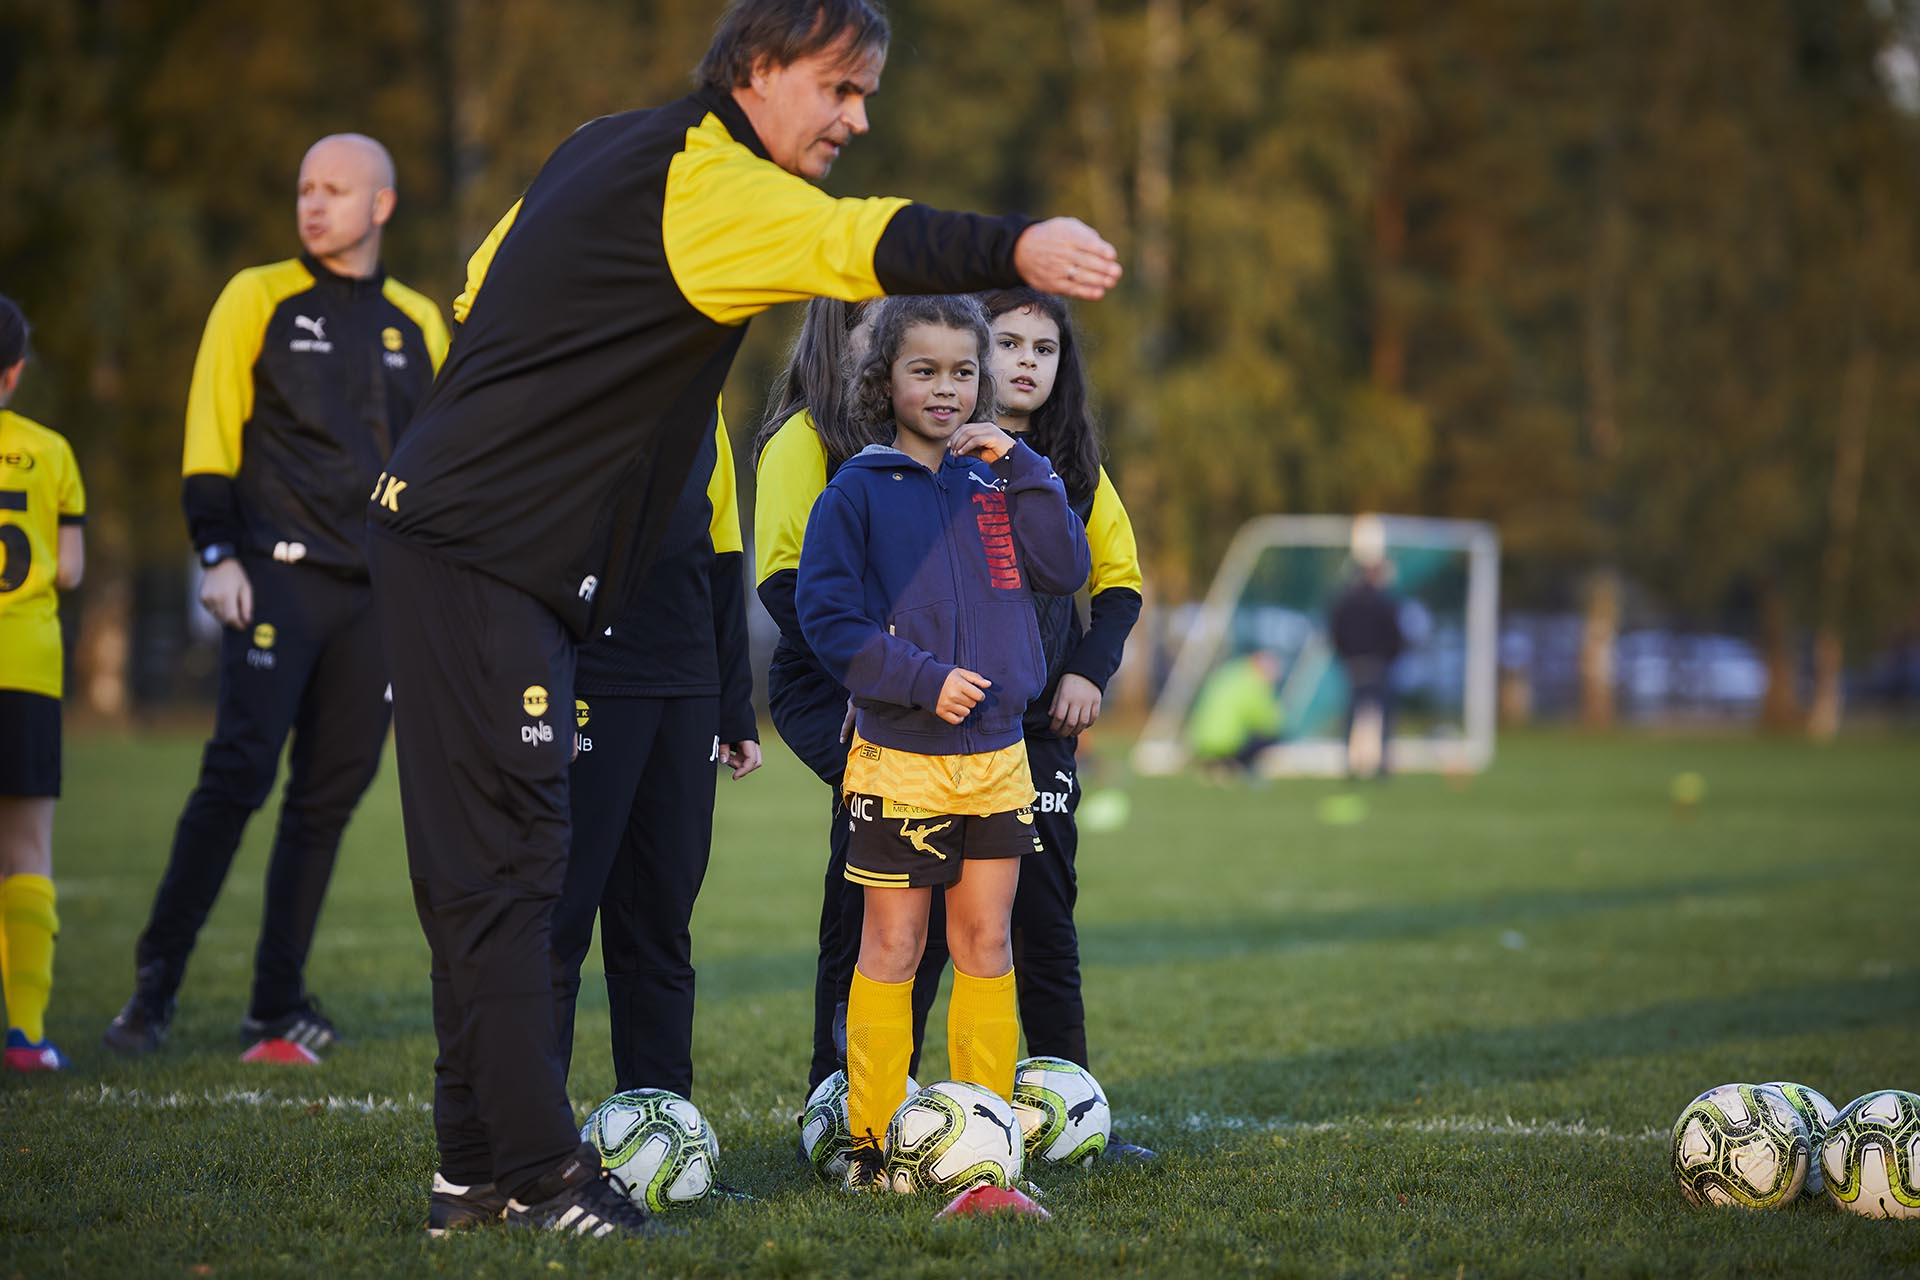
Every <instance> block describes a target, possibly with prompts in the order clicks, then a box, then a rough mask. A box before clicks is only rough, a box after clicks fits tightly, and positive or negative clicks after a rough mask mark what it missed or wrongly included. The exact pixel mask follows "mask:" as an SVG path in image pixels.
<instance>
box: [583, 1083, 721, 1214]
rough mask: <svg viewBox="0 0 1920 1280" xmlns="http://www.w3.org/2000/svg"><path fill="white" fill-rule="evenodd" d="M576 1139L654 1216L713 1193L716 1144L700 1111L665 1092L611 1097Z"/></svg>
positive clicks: (717, 1157) (717, 1155)
mask: <svg viewBox="0 0 1920 1280" xmlns="http://www.w3.org/2000/svg"><path fill="white" fill-rule="evenodd" d="M580 1137H581V1138H582V1139H583V1140H584V1141H587V1142H591V1143H592V1144H593V1147H594V1150H596V1151H598V1152H599V1153H600V1163H601V1164H603V1165H605V1166H606V1168H607V1169H608V1170H610V1171H611V1172H612V1173H613V1175H614V1176H615V1177H617V1178H619V1179H620V1181H621V1182H623V1183H625V1184H626V1186H627V1194H628V1195H629V1196H630V1197H632V1198H633V1200H634V1202H635V1203H644V1204H645V1205H646V1207H647V1208H649V1209H651V1210H653V1211H654V1212H655V1213H660V1212H663V1211H665V1210H667V1209H669V1208H672V1207H673V1206H674V1205H677V1204H692V1203H693V1202H694V1201H696V1200H698V1199H700V1198H701V1197H702V1196H704V1195H706V1194H707V1192H708V1191H709V1190H711V1189H712V1187H713V1179H714V1171H715V1170H716V1169H717V1168H719V1165H720V1140H719V1139H718V1138H716V1137H714V1135H713V1127H712V1126H711V1125H709V1124H708V1123H707V1121H706V1118H705V1117H704V1116H702V1115H701V1114H700V1109H699V1108H698V1107H696V1106H694V1105H693V1104H692V1103H691V1102H688V1101H687V1100H686V1099H685V1098H683V1097H681V1096H680V1095H679V1094H677V1093H674V1092H672V1091H671V1090H668V1089H634V1090H631V1091H630V1092H627V1093H616V1094H614V1095H613V1096H612V1097H611V1098H608V1099H607V1100H606V1101H605V1102H603V1103H601V1104H600V1105H599V1107H597V1108H596V1109H595V1110H594V1113H593V1114H592V1115H590V1116H588V1117H587V1123H586V1125H585V1126H584V1127H582V1128H581V1130H580Z"/></svg>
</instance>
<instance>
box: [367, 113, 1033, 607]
mask: <svg viewBox="0 0 1920 1280" xmlns="http://www.w3.org/2000/svg"><path fill="white" fill-rule="evenodd" d="M1026 226H1027V220H1026V219H1024V218H1017V217H1007V218H987V217H982V216H979V215H975V214H962V213H943V212H939V211H937V210H934V209H930V208H927V207H925V206H923V205H918V204H914V203H912V202H910V201H906V200H900V199H865V200H858V199H847V200H836V199H834V198H832V197H830V196H828V195H826V194H825V193H824V192H822V191H820V190H819V189H818V188H816V187H814V186H812V185H811V184H809V183H807V182H806V181H805V180H804V179H801V178H798V177H796V176H794V175H792V174H790V173H787V172H786V171H784V170H782V169H781V168H780V167H779V166H777V165H775V164H773V163H772V162H771V161H770V160H768V158H767V152H766V148H765V147H764V146H763V145H762V144H761V142H760V139H759V138H758V137H757V136H756V135H755V134H754V132H753V129H752V127H751V126H750V125H749V124H748V122H747V118H746V115H745V113H743V112H742V111H741V110H740V108H739V106H738V104H736V103H735V102H734V101H733V99H732V97H731V96H729V95H725V94H719V93H714V92H710V91H706V90H703V91H701V92H698V93H695V94H693V95H691V96H689V97H686V98H683V99H681V100H680V101H678V102H674V103H670V104H668V105H667V106H664V107H659V108H656V109H653V110H648V111H632V112H627V113H624V114H621V115H614V116H607V117H604V118H602V119H599V120H594V121H591V122H589V123H588V124H585V125H583V126H581V127H580V128H579V129H578V130H576V131H575V132H574V134H573V136H572V137H571V138H569V139H568V140H567V141H566V142H564V143H562V144H561V145H560V147H559V149H558V150H556V151H555V152H554V153H553V155H552V156H551V157H549V158H548V160H547V163H546V164H545V166H543V167H542V169H541V171H540V173H539V174H538V175H537V176H536V177H535V178H534V180H533V183H532V185H531V186H529V187H528V188H527V191H526V193H525V194H524V195H523V196H522V197H521V199H520V201H519V202H518V203H517V204H515V205H514V206H513V208H512V209H510V210H508V212H507V215H506V217H505V218H504V219H503V220H502V221H501V223H500V224H499V225H497V226H496V227H495V228H494V230H493V232H492V234H490V235H489V236H488V237H487V239H486V241H485V243H483V244H482V245H481V247H480V249H479V251H478V252H477V253H476V254H475V255H474V259H473V261H472V262H471V263H470V264H469V267H468V291H467V293H466V294H465V295H463V297H462V300H461V301H460V302H458V303H456V304H455V306H454V316H455V318H456V319H457V320H459V321H460V322H461V324H460V330H459V333H458V334H457V336H456V339H455V342H454V345H453V351H452V353H451V355H450V356H449V357H448V361H447V367H446V369H445V370H444V371H443V373H442V374H441V377H440V379H439V380H438V381H437V382H436V383H435V384H434V387H433V391H432V394H431V395H429V396H428V398H427V402H426V404H425V405H424V406H423V407H422V409H421V411H420V413H419V415H418V417H417V418H416V419H415V420H414V424H413V426H412V428H411V429H410V430H409V431H408V433H407V437H406V439H405V440H404V441H402V442H401V444H400V446H399V448H398V449H396V450H395V452H394V456H393V458H392V461H391V463H390V464H389V467H388V474H387V476H386V478H385V480H384V481H382V483H381V485H380V488H379V490H378V493H377V495H376V497H375V500H374V502H373V505H372V508H371V517H370V523H371V524H372V526H373V527H374V529H375V530H376V531H384V532H385V533H388V534H391V535H394V536H397V537H399V538H401V539H403V540H405V541H406V542H408V543H410V544H412V545H414V546H416V547H419V548H421V549H423V550H426V551H429V552H432V553H437V554H439V555H442V556H445V557H448V558H451V559H453V560H456V561H458V562H460V563H462V564H465V565H467V566H469V567H470V568H473V569H477V570H479V571H481V572H484V573H488V574H491V575H493V576H495V577H497V578H500V579H501V580H503V581H505V582H507V583H509V584H510V585H513V586H515V587H518V588H519V589H521V590H523V591H525V592H527V593H528V594H530V595H532V596H534V597H535V598H536V599H539V600H541V601H542V602H544V603H546V604H547V605H548V606H549V607H550V608H552V609H553V610H554V611H555V612H556V613H557V614H558V615H559V616H560V617H561V618H562V619H563V620H564V621H565V622H566V624H567V625H568V626H569V627H570V628H571V629H572V631H573V632H574V634H575V635H576V636H581V637H584V636H586V635H588V634H590V633H591V632H592V631H593V630H594V629H595V628H596V625H597V626H601V627H603V626H605V625H606V621H605V614H606V612H607V611H609V610H613V609H617V608H618V607H619V605H618V603H614V602H618V601H622V600H624V599H625V588H624V586H623V583H624V581H625V580H626V578H627V577H628V576H629V575H630V572H631V568H632V567H633V566H636V565H644V564H645V563H646V562H647V561H648V560H649V559H650V557H651V554H652V550H653V548H654V546H655V545H656V543H657V542H658V539H659V537H660V534H661V532H662V530H663V529H664V528H665V526H666V523H667V520H668V518H669V513H670V512H671V511H672V509H673V505H674V502H675V499H676V497H677V496H678V494H679V491H680V488H681V485H682V484H683V483H684V482H685V480H686V478H687V475H688V473H689V470H690V468H691V466H692V463H693V458H694V455H695V453H696V452H697V451H698V450H699V448H700V446H701V442H702V440H703V438H704V437H705V435H706V433H705V432H704V431H701V430H699V429H697V428H696V427H695V426H694V424H696V423H704V422H706V421H707V420H708V414H709V411H710V409H711V407H712V405H713V404H714V402H715V400H716V399H717V398H718V397H719V394H720V388H721V384H722V383H723V382H724V380H725V379H726V375H727V369H728V367H729V366H730V365H731V364H732V363H733V356H734V352H735V351H736V350H737V349H738V348H739V345H740V340H741V338H742V336H743V335H744V332H745V327H746V324H747V322H748V321H749V320H750V319H751V318H752V317H754V316H755V315H758V314H759V313H760V312H762V311H764V310H766V309H767V308H769V307H772V306H775V305H777V304H779V303H782V302H790V301H799V300H801V299H804V298H808V297H814V296H825V297H834V298H843V299H847V300H850V301H851V300H856V299H862V298H871V297H877V296H879V295H881V294H883V293H957V292H966V291H972V290H977V289H985V288H992V287H995V286H1000V285H1011V284H1015V283H1017V282H1018V273H1017V272H1015V270H1014V267H1013V249H1014V243H1015V241H1016V240H1018V239H1019V236H1020V233H1021V232H1022V231H1024V230H1025V229H1026Z"/></svg>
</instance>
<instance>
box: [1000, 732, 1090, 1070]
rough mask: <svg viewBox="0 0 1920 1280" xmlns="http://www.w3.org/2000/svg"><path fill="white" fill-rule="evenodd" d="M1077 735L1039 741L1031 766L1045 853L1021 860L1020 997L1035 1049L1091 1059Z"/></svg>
mask: <svg viewBox="0 0 1920 1280" xmlns="http://www.w3.org/2000/svg"><path fill="white" fill-rule="evenodd" d="M1078 741H1079V740H1078V739H1077V738H1054V737H1045V736H1032V737H1029V738H1028V739H1027V761H1028V764H1029V765H1030V766H1031V768H1032V770H1033V788H1034V790H1035V791H1036V792H1037V793H1038V794H1037V795H1036V796H1035V797H1034V802H1033V822H1034V827H1035V829H1036V830H1037V832H1038V833H1039V836H1040V843H1041V844H1042V845H1044V846H1045V852H1042V853H1034V854H1028V855H1027V856H1026V857H1024V858H1022V859H1020V887H1019V888H1018V889H1016V890H1015V891H1014V897H1013V973H1014V979H1013V980H1014V986H1015V989H1016V990H1017V991H1018V992H1019V1000H1020V1028H1021V1030H1023V1031H1025V1032H1026V1035H1027V1052H1029V1053H1031V1054H1033V1055H1035V1056H1045V1057H1051V1058H1065V1059H1066V1060H1067V1061H1069V1062H1077V1063H1079V1064H1080V1065H1081V1066H1083V1067H1087V1068H1088V1069H1089V1070H1091V1064H1089V1063H1088V1062H1087V1013H1086V1005H1085V1003H1084V1002H1083V1001H1082V1000H1081V997H1080V936H1079V934H1078V933H1077V932H1076V931H1075V930H1074V927H1073V906H1074V903H1075V901H1076V900H1077V899H1078V898H1079V894H1080V886H1079V881H1078V879H1077V878H1076V876H1075V874H1074V867H1073V861H1074V855H1075V854H1077V853H1078V852H1079V848H1080V832H1079V829H1078V828H1077V827H1076V826H1075V825H1074V813H1075V812H1076V811H1077V810H1078V809H1079V808H1080V777H1079V773H1078V771H1077V770H1076V768H1075V765H1074V748H1075V746H1076V745H1077V744H1078Z"/></svg>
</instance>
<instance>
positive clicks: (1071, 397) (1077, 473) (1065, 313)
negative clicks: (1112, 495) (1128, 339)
mask: <svg viewBox="0 0 1920 1280" xmlns="http://www.w3.org/2000/svg"><path fill="white" fill-rule="evenodd" d="M980 304H981V305H982V306H984V307H985V308H986V309H987V317H988V320H989V322H991V321H992V320H997V319H998V318H1000V317H1001V316H1003V315H1005V314H1007V312H1009V311H1024V310H1028V309H1031V310H1034V311H1038V312H1039V313H1040V314H1042V315H1044V316H1046V317H1047V318H1048V319H1049V320H1051V321H1053V323H1054V324H1055V325H1057V326H1058V327H1059V329H1060V366H1059V369H1058V371H1057V372H1056V373H1055V374H1054V378H1053V393H1052V394H1051V395H1049V396H1048V397H1047V402H1046V403H1045V404H1043V405H1041V406H1040V407H1039V408H1038V409H1035V410H1034V411H1033V416H1032V417H1031V418H1030V419H1028V421H1027V444H1028V446H1029V447H1030V448H1032V450H1033V451H1034V452H1035V453H1037V454H1039V455H1041V456H1042V457H1044V458H1046V459H1047V460H1048V461H1049V462H1051V463H1053V469H1054V471H1055V472H1057V473H1058V474H1059V476H1060V480H1061V482H1062V483H1063V484H1065V485H1066V486H1067V497H1068V499H1070V500H1071V501H1073V502H1085V501H1086V500H1087V499H1088V498H1091V497H1092V496H1093V492H1094V490H1095V489H1097V488H1099V487H1100V455H1101V452H1102V450H1101V442H1100V424H1099V423H1098V422H1097V421H1096V420H1095V419H1094V416H1093V405H1092V401H1091V396H1090V394H1089V391H1088V388H1087V362H1086V358H1085V357H1084V356H1083V355H1082V354H1081V352H1080V339H1079V336H1078V335H1077V334H1076V333H1075V332H1074V329H1073V313H1072V312H1071V311H1069V310H1068V309H1067V302H1066V299H1064V298H1061V297H1058V296H1057V295H1055V294H1051V293H1042V292H1040V290H1038V289H1030V288H1026V287H1024V286H1023V287H1021V288H1018V289H990V290H988V291H987V292H985V293H983V294H981V295H980Z"/></svg>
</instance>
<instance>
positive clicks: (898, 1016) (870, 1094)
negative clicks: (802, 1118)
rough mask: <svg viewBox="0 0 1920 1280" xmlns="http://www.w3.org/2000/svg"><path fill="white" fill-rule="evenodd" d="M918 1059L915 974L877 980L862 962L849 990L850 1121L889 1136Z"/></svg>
mask: <svg viewBox="0 0 1920 1280" xmlns="http://www.w3.org/2000/svg"><path fill="white" fill-rule="evenodd" d="M912 1061H913V979H912V978H908V979H907V980H906V981H905V982H876V981H874V980H873V979H872V978H869V977H868V976H867V975H866V974H864V973H862V972H860V970H859V968H858V967H856V968H855V969H854V971H853V986H852V988H851V989H850V990H849V991H848V993H847V1125H848V1127H849V1128H850V1129H851V1130H852V1131H853V1135H854V1136H855V1137H856V1138H857V1137H861V1136H862V1135H864V1134H867V1133H872V1134H873V1136H874V1139H875V1140H876V1141H884V1140H885V1139H886V1135H887V1122H888V1121H890V1120H892V1119H893V1113H894V1112H895V1111H897V1110H899V1108H900V1104H901V1103H902V1102H905V1101H906V1098H907V1064H908V1063H910V1062H912Z"/></svg>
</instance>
